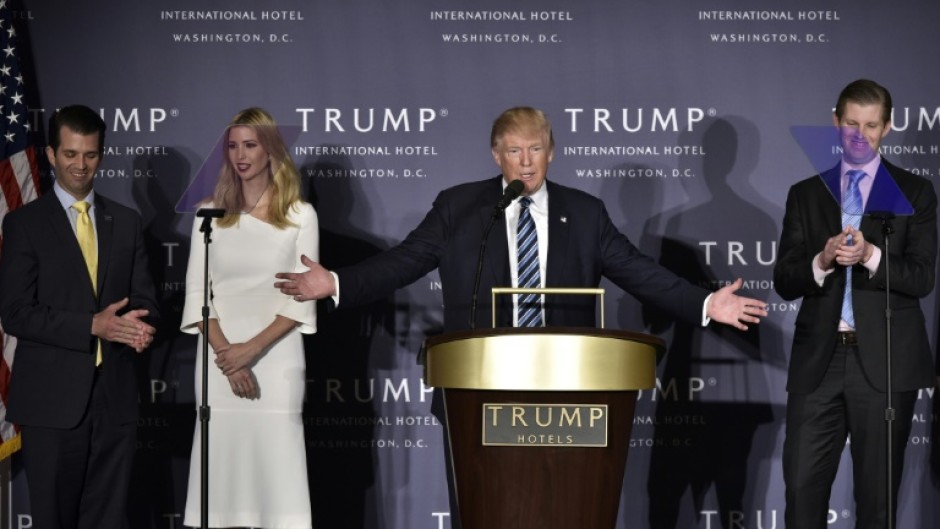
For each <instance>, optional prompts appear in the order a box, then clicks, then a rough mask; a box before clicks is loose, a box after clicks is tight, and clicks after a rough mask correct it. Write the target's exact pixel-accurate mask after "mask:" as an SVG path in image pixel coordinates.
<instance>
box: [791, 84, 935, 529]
mask: <svg viewBox="0 0 940 529" xmlns="http://www.w3.org/2000/svg"><path fill="white" fill-rule="evenodd" d="M890 121H891V95H890V94H889V93H888V91H887V90H886V89H884V88H883V87H881V86H880V85H878V84H877V83H875V82H873V81H869V80H864V79H863V80H858V81H855V82H853V83H851V84H849V85H848V86H846V87H845V89H843V91H842V93H841V94H840V95H839V99H838V102H837V104H836V110H835V113H834V116H833V123H834V124H835V126H836V128H837V130H838V133H839V135H840V141H841V144H842V150H843V154H842V160H841V162H840V163H839V164H838V165H836V166H835V167H834V168H832V169H830V170H829V171H826V172H823V173H822V175H820V176H814V177H811V178H808V179H806V180H803V181H801V182H799V183H797V184H795V185H794V186H793V187H792V188H791V189H790V193H789V196H788V197H787V206H786V215H785V218H784V221H783V233H782V235H781V239H780V253H779V258H778V260H777V264H776V266H775V268H774V286H775V289H776V290H777V293H779V294H780V296H781V297H782V298H784V299H786V300H792V299H796V298H800V297H802V298H803V302H802V306H801V307H800V312H799V314H798V315H797V319H796V331H795V333H794V336H793V350H792V354H791V357H790V368H789V376H788V379H787V391H788V398H787V421H786V441H785V443H784V449H783V472H784V481H785V482H786V500H787V502H786V515H785V516H786V526H787V527H798V528H800V529H814V528H819V529H822V528H824V527H826V525H827V524H826V518H827V514H828V509H829V495H830V490H831V487H832V483H833V480H834V479H835V476H836V471H837V470H838V467H839V460H840V458H841V454H842V450H843V448H844V447H845V444H846V438H847V436H848V437H850V438H851V450H852V461H853V477H854V483H855V484H854V489H855V505H856V525H855V527H857V528H871V529H875V528H878V529H881V528H883V527H885V526H886V524H887V520H888V518H887V517H888V516H889V515H890V516H892V517H894V516H895V513H894V512H890V513H888V512H887V494H886V491H887V480H886V476H887V472H886V465H887V455H886V447H885V444H886V435H885V432H886V427H885V391H886V387H885V386H886V380H885V372H886V362H885V346H886V343H887V339H886V325H885V308H886V307H885V284H886V282H887V280H888V276H887V274H886V271H885V270H886V268H888V269H889V270H890V286H891V310H892V312H893V316H892V328H891V338H892V340H891V350H892V353H893V355H894V360H893V362H892V368H893V377H892V386H893V388H892V389H893V403H892V404H893V407H894V409H895V410H896V420H895V421H894V428H893V431H894V436H893V446H894V453H893V454H892V461H893V465H894V472H893V478H894V483H893V496H894V499H895V500H896V499H897V491H898V487H899V485H900V482H901V468H902V464H903V461H904V448H905V446H906V444H907V440H908V436H909V434H910V431H911V419H912V415H913V412H914V403H915V400H916V398H917V390H918V389H919V388H924V387H930V386H932V385H933V384H934V369H933V365H932V358H931V352H930V348H929V345H928V342H927V330H926V327H925V325H924V314H923V312H921V308H920V298H922V297H924V296H926V295H928V294H929V293H930V292H931V291H933V287H934V275H935V265H936V256H937V226H936V220H937V198H936V194H935V193H934V189H933V185H932V184H931V183H930V181H928V180H926V179H924V178H921V177H919V176H915V175H913V174H911V173H909V172H907V171H904V170H902V169H899V168H897V167H895V166H894V165H891V164H890V163H888V162H887V161H886V160H884V159H882V158H880V157H879V156H878V147H879V146H880V145H881V140H882V138H884V137H885V135H887V134H888V131H889V130H890V128H891V123H890ZM895 183H896V184H897V188H899V189H900V193H901V194H903V196H904V197H906V201H903V202H910V205H912V206H913V209H914V211H913V214H912V215H909V216H899V217H897V218H895V219H894V220H893V221H892V224H893V226H894V233H893V234H892V235H891V236H890V241H889V242H890V245H888V248H889V251H888V253H887V254H886V253H885V252H884V249H885V238H884V235H883V233H882V229H881V223H880V221H878V220H876V219H875V218H872V217H870V216H863V215H861V213H862V212H863V211H864V212H869V211H878V210H881V211H883V210H891V209H892V206H891V204H886V199H889V198H891V197H894V196H899V195H898V192H897V190H896V189H895V188H894V184H895ZM892 189H895V190H894V192H893V193H892V191H891V190H892ZM853 196H855V197H856V199H854V200H853ZM856 222H857V223H858V224H856ZM847 283H848V284H849V285H851V288H849V289H846V284H847ZM893 504H894V505H896V504H897V502H896V501H894V503H893Z"/></svg>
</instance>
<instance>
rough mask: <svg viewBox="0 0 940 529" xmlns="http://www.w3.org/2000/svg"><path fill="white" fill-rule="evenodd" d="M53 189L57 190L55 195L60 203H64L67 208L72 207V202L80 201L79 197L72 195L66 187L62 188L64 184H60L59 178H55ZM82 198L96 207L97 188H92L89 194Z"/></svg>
mask: <svg viewBox="0 0 940 529" xmlns="http://www.w3.org/2000/svg"><path fill="white" fill-rule="evenodd" d="M52 191H53V192H55V196H56V198H58V199H59V203H60V204H62V207H63V208H65V209H66V210H68V209H69V208H71V207H72V204H74V203H76V202H78V199H77V198H75V197H73V196H72V195H70V194H69V192H68V191H66V190H65V189H63V188H62V186H60V185H59V181H58V180H55V181H54V182H53V183H52ZM82 200H84V201H85V202H88V203H89V204H91V207H92V208H93V207H95V190H94V189H92V190H91V191H90V192H89V193H88V195H87V196H86V197H85V198H83V199H82Z"/></svg>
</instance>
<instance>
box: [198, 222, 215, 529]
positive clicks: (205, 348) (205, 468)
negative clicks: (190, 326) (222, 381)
mask: <svg viewBox="0 0 940 529" xmlns="http://www.w3.org/2000/svg"><path fill="white" fill-rule="evenodd" d="M199 231H201V232H203V233H205V236H204V237H203V244H204V245H205V248H206V250H205V256H206V258H205V259H204V260H203V291H202V299H203V303H202V404H201V405H200V406H199V423H200V428H201V430H200V433H201V436H200V439H201V441H202V442H201V446H200V450H201V452H200V453H201V456H202V458H201V459H200V463H201V465H200V468H199V472H200V474H199V476H200V487H201V488H200V502H199V505H200V513H199V515H200V524H201V525H200V527H201V528H202V529H208V527H209V412H210V408H209V243H211V242H212V217H211V216H205V217H203V219H202V226H200V228H199Z"/></svg>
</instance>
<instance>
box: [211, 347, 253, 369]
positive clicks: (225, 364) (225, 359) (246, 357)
mask: <svg viewBox="0 0 940 529" xmlns="http://www.w3.org/2000/svg"><path fill="white" fill-rule="evenodd" d="M258 353H260V351H256V350H255V348H254V347H252V346H251V345H249V344H248V343H233V344H228V345H227V346H225V347H221V348H219V349H216V350H215V365H217V366H218V367H219V369H221V370H222V374H223V375H225V376H230V375H232V374H233V373H235V372H236V371H238V370H239V369H242V368H244V367H248V366H249V365H251V363H252V362H254V360H255V358H256V357H257V356H258Z"/></svg>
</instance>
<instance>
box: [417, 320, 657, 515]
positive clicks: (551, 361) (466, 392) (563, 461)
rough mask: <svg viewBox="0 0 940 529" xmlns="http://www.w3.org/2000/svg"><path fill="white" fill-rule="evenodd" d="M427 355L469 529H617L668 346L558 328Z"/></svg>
mask: <svg viewBox="0 0 940 529" xmlns="http://www.w3.org/2000/svg"><path fill="white" fill-rule="evenodd" d="M426 345H427V359H426V365H425V370H426V372H425V379H426V381H427V383H428V384H429V385H431V386H435V387H440V388H444V399H445V406H446V413H447V428H448V437H449V440H450V446H449V447H448V448H449V450H450V461H451V463H452V465H453V475H454V480H455V483H454V485H455V489H456V493H457V502H458V506H459V513H452V515H454V516H456V515H458V514H459V516H460V521H461V527H462V529H502V528H513V529H527V528H532V529H536V528H538V529H562V528H564V529H613V527H614V525H615V524H616V522H617V510H618V506H619V503H620V492H621V487H622V485H623V477H624V470H625V467H626V461H627V448H628V446H629V441H630V428H631V426H632V425H633V413H634V408H635V406H636V397H637V391H638V390H640V389H652V388H653V387H654V386H655V378H656V373H655V366H656V356H657V354H658V353H661V352H662V351H663V350H664V348H665V344H664V343H663V341H662V340H660V339H658V338H655V337H652V336H647V335H644V334H637V333H630V332H624V331H610V330H602V329H590V328H563V327H548V328H535V329H522V328H509V329H505V328H504V329H485V330H474V331H463V332H455V333H448V334H444V335H441V336H437V337H434V338H430V339H428V340H427V344H426Z"/></svg>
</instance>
